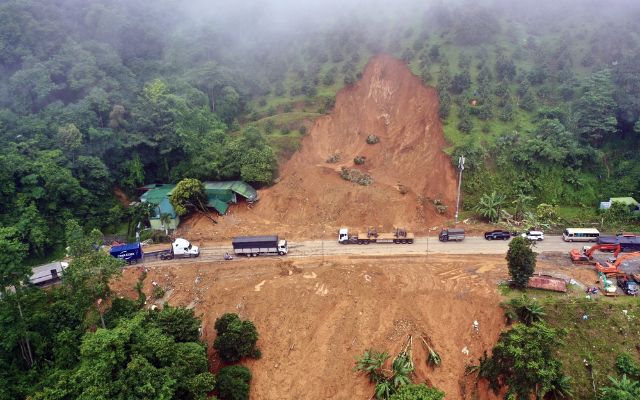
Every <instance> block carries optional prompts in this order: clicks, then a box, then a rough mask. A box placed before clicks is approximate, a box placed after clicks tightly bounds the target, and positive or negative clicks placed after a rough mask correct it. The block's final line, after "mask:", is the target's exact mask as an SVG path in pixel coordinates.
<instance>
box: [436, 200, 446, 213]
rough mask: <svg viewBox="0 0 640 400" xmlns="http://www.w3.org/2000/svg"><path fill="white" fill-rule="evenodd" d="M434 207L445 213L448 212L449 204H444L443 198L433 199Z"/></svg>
mask: <svg viewBox="0 0 640 400" xmlns="http://www.w3.org/2000/svg"><path fill="white" fill-rule="evenodd" d="M433 207H434V208H435V209H436V212H437V213H438V214H444V213H446V212H447V206H445V205H444V204H442V200H440V199H433Z"/></svg>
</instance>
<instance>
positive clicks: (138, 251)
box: [109, 238, 200, 264]
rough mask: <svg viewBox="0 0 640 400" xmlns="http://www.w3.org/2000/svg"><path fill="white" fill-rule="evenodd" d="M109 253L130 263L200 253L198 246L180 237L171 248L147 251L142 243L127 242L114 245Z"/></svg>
mask: <svg viewBox="0 0 640 400" xmlns="http://www.w3.org/2000/svg"><path fill="white" fill-rule="evenodd" d="M109 253H110V254H111V255H112V256H114V257H116V258H119V259H121V260H124V261H126V262H127V263H129V264H135V263H137V262H138V261H139V260H143V259H144V258H149V257H160V259H161V260H172V259H174V258H192V257H198V256H199V255H200V249H199V248H198V246H193V245H192V244H191V243H189V241H188V240H186V239H182V238H178V239H176V240H174V241H173V243H172V244H171V248H170V249H169V250H160V251H151V252H147V253H145V252H144V251H143V250H142V244H141V243H139V242H137V243H127V244H123V245H120V246H113V247H112V248H111V250H110V251H109Z"/></svg>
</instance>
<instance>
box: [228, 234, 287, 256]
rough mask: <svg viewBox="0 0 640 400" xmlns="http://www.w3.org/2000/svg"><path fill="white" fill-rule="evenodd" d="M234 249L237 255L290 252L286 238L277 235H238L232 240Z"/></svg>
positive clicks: (283, 253) (282, 253)
mask: <svg viewBox="0 0 640 400" xmlns="http://www.w3.org/2000/svg"><path fill="white" fill-rule="evenodd" d="M231 245H232V246H233V251H234V253H235V254H237V255H246V256H247V257H257V256H259V255H272V256H274V255H280V256H284V255H285V254H287V253H288V252H289V246H288V245H287V241H286V240H284V239H278V236H277V235H269V236H237V237H234V238H233V239H232V240H231Z"/></svg>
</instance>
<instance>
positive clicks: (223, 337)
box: [213, 313, 260, 362]
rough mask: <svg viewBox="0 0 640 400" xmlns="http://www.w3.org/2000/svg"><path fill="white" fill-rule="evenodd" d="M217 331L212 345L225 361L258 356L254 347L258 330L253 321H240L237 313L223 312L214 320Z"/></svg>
mask: <svg viewBox="0 0 640 400" xmlns="http://www.w3.org/2000/svg"><path fill="white" fill-rule="evenodd" d="M214 327H215V328H216V331H217V332H218V336H217V337H216V340H215V341H214V342H213V347H214V348H215V349H216V350H217V351H218V354H219V355H220V358H221V359H222V360H223V361H225V362H237V361H240V359H241V358H243V357H247V356H250V357H254V358H257V357H260V353H259V351H258V349H257V348H256V342H257V341H258V331H257V330H256V327H255V325H253V322H251V321H248V320H245V321H242V320H241V319H240V317H238V314H229V313H227V314H223V315H222V316H221V317H220V318H218V319H217V320H216V322H215V325H214Z"/></svg>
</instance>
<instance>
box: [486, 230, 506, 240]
mask: <svg viewBox="0 0 640 400" xmlns="http://www.w3.org/2000/svg"><path fill="white" fill-rule="evenodd" d="M484 238H485V239H487V240H509V239H511V232H509V231H503V230H499V229H498V230H494V231H490V232H485V233H484Z"/></svg>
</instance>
